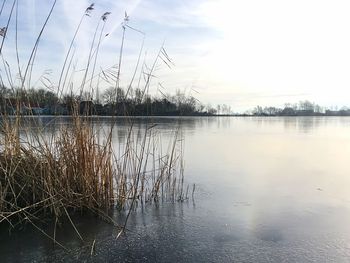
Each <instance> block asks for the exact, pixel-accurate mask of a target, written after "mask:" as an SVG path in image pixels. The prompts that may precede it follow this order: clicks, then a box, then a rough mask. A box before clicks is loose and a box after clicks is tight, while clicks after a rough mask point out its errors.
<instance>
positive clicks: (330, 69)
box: [0, 0, 350, 111]
mask: <svg viewBox="0 0 350 263" xmlns="http://www.w3.org/2000/svg"><path fill="white" fill-rule="evenodd" d="M52 2H53V1H51V0H19V10H18V11H19V21H18V23H19V31H18V37H19V42H20V48H19V52H20V58H21V66H23V65H24V64H25V62H26V60H27V59H28V56H29V52H30V50H31V47H32V46H33V44H34V41H35V39H34V36H36V34H37V33H38V31H39V30H40V27H41V25H42V23H43V21H44V19H45V15H46V14H47V12H48V10H49V8H50V5H51V3H52ZM11 4H12V1H10V0H7V1H6V3H5V6H4V10H3V13H2V15H1V17H0V26H1V27H2V26H5V24H6V17H7V14H8V13H9V11H10V7H11ZM89 4H91V2H90V1H85V0H75V1H72V0H58V1H57V5H56V7H55V9H54V13H53V16H52V18H51V20H50V21H49V24H48V27H47V28H46V30H45V32H44V35H43V38H42V42H41V43H40V48H39V52H38V57H37V60H36V63H35V66H34V71H35V77H36V78H38V77H39V76H40V74H41V73H42V72H44V71H45V70H48V69H49V70H52V74H51V79H52V81H53V83H55V84H57V79H58V78H57V76H58V72H59V69H60V68H61V66H62V63H63V59H64V54H65V51H66V50H67V48H68V46H69V42H70V39H71V38H72V36H73V34H74V30H75V27H76V25H77V24H78V22H79V19H80V17H81V15H82V13H83V12H84V10H85V9H86V7H87V6H89ZM95 8H96V9H95V10H94V11H93V13H92V14H91V17H88V18H87V19H85V21H84V23H83V26H82V29H81V31H80V33H79V35H78V39H77V42H76V45H75V47H76V58H77V60H75V61H74V62H75V63H76V65H77V66H76V67H77V69H82V68H84V67H85V61H86V58H87V56H88V52H89V46H90V43H91V40H92V35H93V31H94V29H95V27H96V25H97V22H98V20H99V18H100V16H101V15H102V13H104V12H106V11H109V12H111V13H112V14H111V15H110V17H109V18H108V21H107V24H106V29H105V32H106V33H110V34H109V36H108V37H106V38H105V39H104V41H103V43H102V46H101V51H100V57H99V60H98V67H97V68H101V67H102V68H107V67H109V66H111V65H113V64H116V63H117V59H118V53H119V46H120V40H121V26H120V25H121V22H122V20H123V16H124V11H126V12H127V13H128V14H129V16H130V22H129V25H130V26H132V27H134V28H137V29H139V30H142V31H143V32H145V33H146V38H145V49H144V51H145V52H147V55H146V61H147V63H148V64H150V63H151V62H152V60H153V58H154V57H155V54H156V53H157V51H158V49H159V48H160V46H161V45H162V43H163V41H165V47H166V50H167V52H168V54H169V55H170V57H171V58H172V59H173V61H174V63H175V67H173V68H172V69H168V68H167V67H165V66H162V67H160V68H159V69H158V70H157V72H156V75H157V78H156V79H155V80H154V81H153V82H152V86H151V92H153V93H154V94H155V93H156V92H157V88H158V83H159V82H160V83H162V85H163V86H164V87H165V88H166V90H167V92H169V93H174V92H175V90H176V89H182V90H184V89H186V90H187V92H190V90H191V87H193V88H194V89H195V90H197V91H198V92H199V94H197V93H193V94H194V95H195V96H196V97H197V98H198V99H199V100H200V101H202V102H203V103H209V102H210V103H212V104H217V103H226V104H229V105H230V106H231V107H232V108H233V109H234V110H235V111H244V110H246V109H249V108H252V107H254V106H255V105H257V104H259V105H274V106H281V105H283V103H285V102H297V101H299V100H303V99H309V100H311V101H314V102H318V103H320V104H322V105H325V106H330V105H339V106H341V105H350V103H349V102H348V99H349V95H350V92H349V90H350V74H349V73H350V34H349V31H350V30H349V29H350V16H349V15H348V14H349V12H350V2H349V1H345V0H344V1H340V0H333V1H324V0H294V1H283V0H266V1H259V0H246V1H234V0H232V1H230V0H191V1H185V0H177V1H175V0H174V1H160V0H158V1H154V0H153V1H151V0H128V1H126V0H124V1H118V0H114V1H111V0H99V1H95ZM14 21H15V20H14V19H13V20H12V23H11V26H10V29H9V32H8V35H7V38H6V42H5V47H4V50H3V54H4V58H5V59H6V60H7V61H8V62H9V64H11V68H13V69H15V68H16V67H17V66H16V63H15V62H16V61H15V49H14ZM141 42H142V35H141V34H139V33H137V32H133V31H131V30H128V31H127V34H126V43H125V53H124V64H123V68H122V84H123V85H126V83H128V81H129V80H130V72H131V71H132V70H131V69H132V68H133V67H134V65H135V63H136V59H137V55H138V51H139V48H140V44H141ZM1 70H3V68H1ZM14 71H15V70H14ZM14 74H15V73H14ZM33 79H34V78H33ZM78 79H79V78H78V77H76V80H75V81H76V82H79V80H78ZM33 83H35V81H34V80H33ZM37 85H39V86H40V82H37ZM77 86H79V84H77ZM107 86H108V84H106V83H101V92H102V90H103V88H104V87H107Z"/></svg>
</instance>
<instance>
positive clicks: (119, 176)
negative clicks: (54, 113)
mask: <svg viewBox="0 0 350 263" xmlns="http://www.w3.org/2000/svg"><path fill="white" fill-rule="evenodd" d="M14 3H15V1H14ZM55 3H56V1H54V3H53V6H52V9H51V11H50V13H49V15H48V17H47V19H46V20H45V24H44V25H43V28H42V30H41V31H40V34H39V36H38V38H37V41H36V43H35V46H34V47H33V50H32V53H31V56H30V58H29V61H28V63H27V66H26V67H25V68H24V69H23V68H22V69H21V67H20V66H19V64H20V63H19V59H18V50H17V46H16V53H17V61H18V75H19V77H20V85H19V90H20V91H21V92H22V94H23V93H24V94H25V90H26V85H27V86H28V87H30V78H31V74H32V70H33V64H34V60H35V55H36V52H37V49H38V43H39V41H40V38H41V35H42V33H43V31H44V29H45V27H46V24H47V21H48V19H49V17H50V16H51V13H52V10H53V8H54V6H55ZM14 6H15V5H14ZM93 7H94V6H93V5H90V6H89V7H88V8H87V9H86V11H85V13H84V14H83V16H82V18H81V20H80V22H79V25H78V27H77V29H76V31H75V34H74V36H73V39H72V42H71V43H70V46H69V49H68V52H67V54H66V56H65V59H64V64H63V67H62V70H61V74H60V78H59V82H58V87H57V94H64V91H65V90H66V89H67V88H68V86H71V85H72V83H70V80H69V79H68V76H69V75H71V74H73V73H70V71H72V68H71V61H72V58H73V56H74V54H73V55H72V54H71V52H72V46H73V43H74V41H75V39H76V37H77V34H78V32H79V28H80V25H81V23H82V22H83V20H84V18H85V17H86V16H88V15H90V13H91V11H92V10H93ZM12 8H13V7H12ZM17 11H18V5H17V9H16V13H17ZM108 14H109V13H108V12H107V13H104V14H103V16H102V17H101V19H102V22H103V23H102V24H103V25H102V27H101V28H100V27H99V24H98V25H97V27H96V30H95V35H94V37H93V41H92V44H91V49H90V53H89V57H88V60H87V66H86V69H85V72H84V73H83V80H82V84H81V87H80V93H82V92H83V90H84V88H85V84H86V83H88V82H89V81H88V80H87V79H88V75H90V74H91V79H93V78H94V77H95V76H94V73H95V70H96V60H97V55H98V53H99V47H100V42H101V36H102V33H103V30H104V24H105V21H106V19H107V15H108ZM11 16H12V11H11V13H10V16H9V21H10V20H11ZM127 21H128V17H127V16H126V17H125V20H124V24H122V29H123V39H122V46H121V48H120V58H119V61H118V73H117V76H116V78H115V83H116V84H115V85H116V88H119V77H120V68H121V65H122V62H121V57H122V52H123V43H124V37H125V30H126V28H129V27H128V25H127ZM8 25H9V24H8ZM8 25H7V27H8ZM16 25H17V15H16ZM6 29H7V28H6ZM98 30H100V31H99V32H100V37H99V40H98V43H97V44H96V43H95V42H96V34H97V32H98ZM6 31H7V30H5V33H4V36H3V42H2V45H1V48H0V55H1V57H2V59H3V61H5V60H4V57H3V54H2V48H3V44H4V39H5V37H6ZM16 41H17V27H16ZM16 43H17V42H16ZM94 50H95V51H94ZM163 50H164V48H163V47H162V48H161V51H162V52H161V51H160V52H159V54H158V56H157V57H156V59H155V61H154V63H153V65H152V67H151V68H150V70H149V71H148V72H147V73H145V72H144V71H142V73H140V74H143V75H144V76H143V78H144V79H145V84H144V88H143V91H144V92H143V95H144V94H145V93H146V92H147V90H148V88H149V85H150V80H151V78H152V76H153V74H154V73H153V70H154V68H155V67H156V66H157V63H158V60H162V61H164V62H166V61H167V60H169V58H168V57H167V56H166V57H165V58H161V57H160V56H161V55H162V54H164V51H163ZM140 57H141V51H140V55H139V59H140ZM168 62H169V61H168ZM138 64H139V61H138V62H137V67H138ZM4 65H5V63H4ZM91 65H92V66H93V69H92V73H91V72H90V71H89V68H90V66H91ZM5 67H7V69H8V72H10V70H9V66H6V65H5ZM100 74H105V73H104V72H103V70H101V72H100ZM135 74H136V69H135V73H134V74H133V75H134V76H133V78H132V81H131V83H130V85H129V86H128V87H127V92H126V94H128V92H129V89H130V87H131V86H132V84H133V83H132V82H133V80H134V77H135ZM5 78H6V76H1V82H2V80H3V79H5ZM7 78H8V82H9V83H10V84H9V85H10V86H11V88H14V84H13V83H12V81H11V79H12V78H11V76H10V75H8V74H7ZM91 79H90V83H89V88H90V89H91V88H93V85H92V81H91ZM2 85H4V84H3V83H2ZM138 85H139V84H138ZM15 104H16V105H13V107H14V108H16V113H15V115H12V116H10V115H7V114H3V115H2V116H1V132H0V224H1V223H7V224H9V225H10V226H11V227H16V225H18V224H22V223H26V222H29V223H33V224H34V222H36V221H38V220H46V219H54V220H56V222H57V221H58V220H59V219H60V218H61V217H62V216H64V217H68V218H70V215H71V213H73V212H84V211H91V212H93V213H95V214H97V215H100V216H104V217H108V212H109V211H110V210H111V209H115V208H118V209H125V208H128V209H129V213H128V216H129V214H130V211H131V210H132V208H133V207H134V206H135V203H137V202H158V201H159V200H164V199H165V200H170V201H176V200H185V199H186V198H187V196H188V188H187V189H186V190H185V189H184V173H183V167H184V163H183V148H182V144H183V140H182V136H181V134H180V131H179V130H176V131H174V134H173V137H172V140H171V142H170V143H169V146H168V149H162V148H163V147H164V145H163V144H162V142H161V140H160V134H158V133H157V131H156V126H155V125H153V124H152V123H148V124H147V125H146V127H144V128H142V129H140V130H138V129H135V128H134V124H133V120H132V119H131V118H130V119H129V123H130V127H129V130H128V133H127V136H126V140H125V142H124V143H123V144H121V142H115V141H113V139H112V138H113V132H114V131H115V129H114V126H115V125H116V124H115V122H113V123H112V124H111V127H110V129H109V130H108V131H107V132H106V133H104V134H103V135H101V134H100V133H99V132H98V129H99V127H98V125H97V126H96V124H94V123H93V122H92V118H91V117H90V116H87V115H80V114H79V104H76V105H75V107H74V109H73V111H72V112H73V113H72V116H71V117H70V122H69V124H68V125H66V124H62V125H59V126H58V129H57V130H56V131H55V132H53V133H51V134H50V133H49V132H47V131H46V130H45V127H41V128H42V129H32V128H29V127H28V126H26V125H23V119H24V117H23V116H22V115H21V113H20V107H21V105H22V104H23V98H18V101H17V102H16V103H15ZM58 118H59V117H58ZM32 119H33V120H34V121H35V120H36V117H33V116H32ZM34 126H35V125H34ZM38 126H40V125H38ZM116 143H117V144H118V143H119V145H117V146H118V147H117V146H116V145H115V144H116ZM128 216H127V218H128ZM124 226H125V225H124Z"/></svg>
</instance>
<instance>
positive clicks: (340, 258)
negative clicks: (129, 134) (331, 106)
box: [0, 117, 350, 262]
mask: <svg viewBox="0 0 350 263" xmlns="http://www.w3.org/2000/svg"><path fill="white" fill-rule="evenodd" d="M42 121H43V123H49V122H48V119H45V118H44V119H43V120H42ZM111 121H112V120H111V119H108V118H107V119H102V120H99V121H97V120H96V122H97V125H102V126H103V127H108V125H109V124H110V122H111ZM59 122H62V120H61V121H59ZM117 122H118V125H117V126H116V129H115V137H114V140H115V141H118V140H122V139H123V137H124V136H125V133H126V131H127V129H128V125H129V124H128V122H127V121H126V120H125V119H118V121H117ZM135 122H136V124H137V125H136V127H138V128H140V129H141V130H142V129H144V127H145V124H146V122H147V120H145V119H144V118H136V119H135ZM152 122H154V123H156V124H157V126H156V127H155V129H157V130H158V131H159V132H161V133H163V134H164V136H163V138H164V140H167V138H171V135H170V134H171V131H173V130H174V128H176V127H177V125H179V123H180V126H181V129H182V130H183V133H184V136H185V160H186V161H185V175H186V180H187V182H188V183H190V184H192V183H196V192H195V198H194V200H192V199H190V200H189V201H186V202H183V203H175V204H171V203H160V204H158V205H154V204H153V205H148V204H147V205H145V206H139V207H138V209H137V211H136V212H135V213H133V214H132V215H131V218H130V220H129V223H128V227H129V230H130V231H128V232H127V234H126V235H125V236H122V237H120V238H119V239H118V240H116V234H117V230H116V229H115V228H114V227H112V226H111V225H109V224H106V223H104V222H101V221H99V220H98V219H94V218H76V219H75V222H77V227H78V228H79V230H80V231H81V233H82V234H83V236H84V239H85V242H84V243H82V242H80V241H79V239H78V238H77V236H76V235H75V234H74V231H73V230H72V229H71V228H69V227H63V228H62V229H61V230H60V231H59V233H58V239H59V240H60V241H61V242H62V243H64V244H65V245H66V246H67V247H69V248H70V249H71V252H69V253H67V252H65V251H63V250H62V249H59V248H53V246H52V242H50V241H49V240H48V239H46V238H44V237H43V236H42V235H41V234H40V233H38V232H37V231H35V230H31V229H30V227H26V229H25V230H23V231H17V232H15V233H13V234H12V235H10V236H8V235H7V233H6V232H5V231H4V230H3V229H1V236H0V255H1V257H2V260H4V261H5V262H20V261H28V262H30V261H39V262H40V261H65V262H66V261H69V260H71V261H75V260H79V261H80V260H87V261H92V262H94V261H96V262H100V261H103V262H349V261H350V228H349V222H350V166H349V160H350V118H347V117H335V118H333V117H327V118H325V117H286V118H279V117H278V118H230V117H221V118H217V117H209V118H207V117H205V118H202V117H197V118H180V122H179V118H170V117H164V118H152ZM68 123H69V122H68ZM50 125H51V128H53V129H54V128H55V125H56V124H55V122H50ZM123 216H124V215H123V214H122V215H116V218H118V217H120V218H121V219H122V218H123ZM93 240H96V251H95V254H94V256H92V257H91V256H90V249H91V244H92V242H93Z"/></svg>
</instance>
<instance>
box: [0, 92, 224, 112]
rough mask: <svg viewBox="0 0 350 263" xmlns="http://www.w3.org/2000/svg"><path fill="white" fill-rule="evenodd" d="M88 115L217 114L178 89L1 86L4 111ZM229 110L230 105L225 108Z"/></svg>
mask: <svg viewBox="0 0 350 263" xmlns="http://www.w3.org/2000/svg"><path fill="white" fill-rule="evenodd" d="M225 109H226V108H225ZM75 110H76V111H78V112H79V113H80V114H88V115H117V116H118V115H119V116H124V115H169V116H180V115H184V116H186V115H187V116H189V115H204V116H205V115H215V114H216V113H217V110H216V109H215V108H214V107H212V106H211V105H203V104H202V103H200V102H199V101H198V100H197V99H196V98H195V97H193V96H191V95H186V94H185V93H184V92H181V91H177V92H176V93H175V94H174V95H170V94H163V93H162V94H161V96H150V95H148V94H145V92H144V91H142V90H140V89H134V90H133V89H129V90H127V91H125V90H124V89H122V88H114V87H109V88H107V89H106V90H105V91H104V92H103V93H102V94H101V96H100V95H99V94H96V96H95V97H94V98H93V96H92V94H90V93H88V92H85V93H82V94H79V95H76V94H73V93H67V94H57V93H56V92H54V91H51V90H47V89H43V88H40V89H34V88H32V89H27V90H23V89H9V88H7V87H5V86H2V87H0V111H1V113H2V114H5V113H6V114H15V113H16V112H18V111H20V113H21V114H34V115H35V114H40V115H70V114H72V113H73V112H74V111H75ZM226 110H227V109H226Z"/></svg>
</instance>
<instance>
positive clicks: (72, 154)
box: [0, 117, 114, 224]
mask: <svg viewBox="0 0 350 263" xmlns="http://www.w3.org/2000/svg"><path fill="white" fill-rule="evenodd" d="M17 125H18V124H16V122H15V123H11V120H9V119H3V127H2V128H3V138H2V141H1V149H2V151H1V152H0V178H1V179H0V223H1V222H3V221H7V222H9V223H11V224H12V222H23V220H28V219H35V218H38V217H39V218H40V217H42V216H43V215H48V214H50V215H53V216H55V217H60V216H61V215H62V214H66V213H67V209H68V210H77V209H78V210H84V209H88V210H91V211H94V212H97V213H99V212H100V211H105V210H108V209H109V208H111V207H112V206H113V203H114V193H113V177H114V168H113V159H112V151H111V148H110V143H107V144H106V145H104V146H101V145H99V144H98V143H97V137H96V136H95V134H93V129H92V128H91V126H89V125H88V123H86V122H85V121H84V120H83V119H82V118H80V117H75V118H73V122H72V126H71V127H62V128H61V129H60V131H59V132H58V133H57V135H56V136H55V138H54V140H51V139H50V138H45V137H44V136H41V135H37V134H36V138H37V139H35V142H33V141H23V140H22V139H21V138H20V137H19V132H18V130H19V127H18V126H17ZM28 132H29V131H28ZM26 135H28V134H26ZM32 139H33V137H32Z"/></svg>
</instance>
